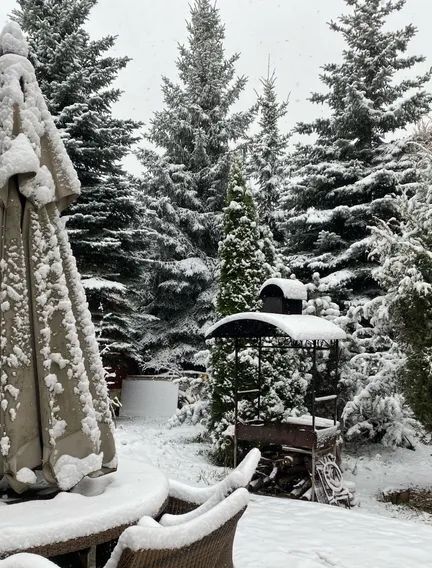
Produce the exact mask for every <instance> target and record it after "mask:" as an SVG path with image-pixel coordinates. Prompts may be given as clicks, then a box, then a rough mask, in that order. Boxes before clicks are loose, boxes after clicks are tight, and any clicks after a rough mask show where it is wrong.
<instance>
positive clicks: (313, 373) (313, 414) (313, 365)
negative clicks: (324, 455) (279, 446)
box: [312, 340, 317, 431]
mask: <svg viewBox="0 0 432 568" xmlns="http://www.w3.org/2000/svg"><path fill="white" fill-rule="evenodd" d="M316 374H317V364H316V341H315V340H314V342H313V350H312V428H313V430H314V431H315V388H316Z"/></svg>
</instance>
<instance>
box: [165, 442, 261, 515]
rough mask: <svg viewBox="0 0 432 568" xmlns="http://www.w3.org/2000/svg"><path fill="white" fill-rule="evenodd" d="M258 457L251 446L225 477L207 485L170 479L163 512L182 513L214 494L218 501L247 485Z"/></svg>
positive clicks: (259, 455) (259, 453)
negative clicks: (186, 483)
mask: <svg viewBox="0 0 432 568" xmlns="http://www.w3.org/2000/svg"><path fill="white" fill-rule="evenodd" d="M260 458H261V452H260V451H259V449H258V448H253V449H252V450H251V451H250V452H249V453H248V454H247V455H246V456H245V458H244V459H243V461H242V462H241V463H239V465H238V466H237V467H236V469H234V470H233V471H232V472H231V473H230V474H228V475H227V477H225V479H223V480H222V481H220V482H219V483H216V484H215V485H211V486H209V487H191V486H189V485H185V484H184V483H181V482H180V481H175V480H174V479H170V481H169V498H168V505H167V507H166V509H165V512H166V513H169V514H171V515H183V514H184V513H188V512H189V511H192V510H193V509H196V508H197V507H199V506H200V505H205V503H206V502H207V503H209V500H210V499H211V498H212V497H214V496H216V501H218V500H220V499H221V498H224V497H226V496H227V495H229V494H230V493H232V492H233V491H235V490H236V489H238V488H239V487H247V486H248V485H249V483H250V481H251V479H252V476H253V474H254V473H255V470H256V467H257V465H258V462H259V460H260ZM202 512H204V511H202Z"/></svg>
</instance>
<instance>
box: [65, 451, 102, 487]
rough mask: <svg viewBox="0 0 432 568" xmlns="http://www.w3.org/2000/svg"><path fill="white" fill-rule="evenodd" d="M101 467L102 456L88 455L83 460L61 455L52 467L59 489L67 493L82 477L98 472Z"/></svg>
mask: <svg viewBox="0 0 432 568" xmlns="http://www.w3.org/2000/svg"><path fill="white" fill-rule="evenodd" d="M101 466H102V454H99V455H97V454H89V455H88V456H86V457H85V458H81V459H80V458H75V457H73V456H68V455H67V454H63V455H62V456H61V457H60V458H59V459H58V460H57V461H56V463H55V465H54V472H55V475H56V479H57V482H58V485H59V487H60V489H62V490H63V491H67V490H68V489H71V488H72V487H74V486H75V485H76V484H77V483H78V482H79V481H81V479H82V478H83V477H85V476H86V475H88V474H89V473H92V472H94V471H98V470H99V469H100V468H101Z"/></svg>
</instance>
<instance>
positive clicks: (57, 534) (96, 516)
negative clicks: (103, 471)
mask: <svg viewBox="0 0 432 568" xmlns="http://www.w3.org/2000/svg"><path fill="white" fill-rule="evenodd" d="M167 498H168V480H167V478H166V477H165V475H164V474H163V473H162V472H161V471H160V470H158V469H156V468H154V467H152V466H150V465H147V464H144V463H139V464H136V463H128V462H127V460H124V461H122V463H121V466H120V469H119V471H118V472H116V473H112V474H109V475H107V476H105V477H102V478H97V479H90V478H87V479H85V480H83V482H81V483H80V484H79V485H78V486H77V487H76V488H75V489H74V492H70V493H63V492H62V493H59V494H57V495H56V497H54V498H53V499H49V500H40V501H27V502H23V503H17V504H13V505H7V506H4V507H1V508H0V558H5V557H8V556H11V555H12V554H15V553H18V552H30V553H35V554H38V555H41V556H44V557H47V558H50V557H54V556H59V555H64V554H68V553H71V552H78V551H81V550H88V549H91V548H94V547H98V546H101V545H103V544H105V543H109V542H111V541H113V540H116V539H118V538H119V536H120V535H121V534H122V532H123V531H124V530H125V529H126V528H128V527H129V526H131V525H134V524H136V523H137V522H138V520H139V519H140V518H141V517H142V516H143V515H149V516H150V517H154V518H159V517H160V515H161V514H162V513H163V511H164V509H165V507H166V503H167ZM98 564H99V563H98Z"/></svg>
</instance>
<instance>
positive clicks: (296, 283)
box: [259, 278, 307, 300]
mask: <svg viewBox="0 0 432 568" xmlns="http://www.w3.org/2000/svg"><path fill="white" fill-rule="evenodd" d="M268 286H276V287H277V288H279V290H280V291H281V292H282V295H283V296H284V298H287V299H288V300H307V289H306V286H305V285H304V284H303V283H302V282H300V280H295V279H293V278H269V279H268V280H266V281H265V282H264V284H263V285H262V286H261V288H260V291H259V293H260V296H261V294H262V293H263V292H264V290H265V289H266V288H267V287H268Z"/></svg>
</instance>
